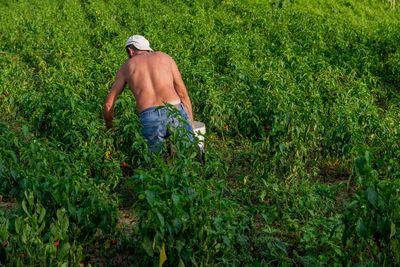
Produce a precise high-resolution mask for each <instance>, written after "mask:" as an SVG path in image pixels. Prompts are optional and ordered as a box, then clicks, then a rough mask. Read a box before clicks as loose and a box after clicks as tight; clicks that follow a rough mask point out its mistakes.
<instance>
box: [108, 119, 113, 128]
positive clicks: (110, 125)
mask: <svg viewBox="0 0 400 267" xmlns="http://www.w3.org/2000/svg"><path fill="white" fill-rule="evenodd" d="M106 127H107V129H111V128H112V127H113V125H112V121H106Z"/></svg>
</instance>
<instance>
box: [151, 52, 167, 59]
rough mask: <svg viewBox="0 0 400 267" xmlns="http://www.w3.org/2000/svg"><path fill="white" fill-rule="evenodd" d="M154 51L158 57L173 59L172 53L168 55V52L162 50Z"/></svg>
mask: <svg viewBox="0 0 400 267" xmlns="http://www.w3.org/2000/svg"><path fill="white" fill-rule="evenodd" d="M152 53H153V55H156V56H158V57H162V58H168V59H172V57H171V56H170V55H168V54H167V53H165V52H162V51H154V52H152Z"/></svg>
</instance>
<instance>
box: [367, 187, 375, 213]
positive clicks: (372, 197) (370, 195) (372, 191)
mask: <svg viewBox="0 0 400 267" xmlns="http://www.w3.org/2000/svg"><path fill="white" fill-rule="evenodd" d="M365 195H366V197H367V199H368V201H369V203H371V205H372V206H374V208H376V207H377V206H378V192H376V191H375V189H373V188H372V187H369V188H368V189H367V190H366V191H365Z"/></svg>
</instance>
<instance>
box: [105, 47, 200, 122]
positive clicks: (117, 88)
mask: <svg viewBox="0 0 400 267" xmlns="http://www.w3.org/2000/svg"><path fill="white" fill-rule="evenodd" d="M127 52H128V55H129V59H128V60H127V61H126V62H125V64H123V65H122V66H121V68H120V69H119V71H118V72H117V75H116V78H115V82H114V84H113V85H112V87H111V90H110V92H109V93H108V96H107V98H106V101H105V105H104V120H105V122H106V127H107V128H112V120H113V118H114V104H115V101H116V99H117V97H118V96H119V95H120V94H121V92H122V91H123V90H124V87H125V85H126V84H128V86H129V88H130V89H131V91H132V93H133V95H134V96H135V99H136V108H137V110H138V111H139V112H141V111H143V110H144V109H146V108H149V107H153V106H161V105H164V104H165V103H170V104H173V105H174V104H178V103H180V102H182V103H183V106H184V107H185V110H186V112H187V113H188V115H189V119H190V121H191V123H192V124H193V113H192V103H191V101H190V98H189V95H188V92H187V89H186V86H185V84H184V82H183V80H182V77H181V74H180V72H179V70H178V67H177V65H176V63H175V61H174V60H173V59H172V58H171V57H170V56H169V55H167V54H165V53H163V52H151V51H144V50H137V49H135V48H131V47H128V48H127Z"/></svg>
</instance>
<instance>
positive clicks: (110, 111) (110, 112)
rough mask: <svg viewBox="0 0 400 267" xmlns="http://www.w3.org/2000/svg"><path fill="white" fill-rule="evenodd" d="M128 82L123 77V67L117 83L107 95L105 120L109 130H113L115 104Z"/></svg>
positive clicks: (117, 77)
mask: <svg viewBox="0 0 400 267" xmlns="http://www.w3.org/2000/svg"><path fill="white" fill-rule="evenodd" d="M125 84H126V81H125V78H124V75H123V67H121V69H120V70H119V71H118V72H117V76H116V78H115V82H114V84H113V85H112V87H111V90H110V92H109V93H108V95H107V98H106V101H105V103H104V113H103V116H104V120H105V122H106V127H107V128H112V120H113V118H114V104H115V100H116V99H117V97H118V96H119V95H120V94H121V92H122V91H123V90H124V87H125Z"/></svg>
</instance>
